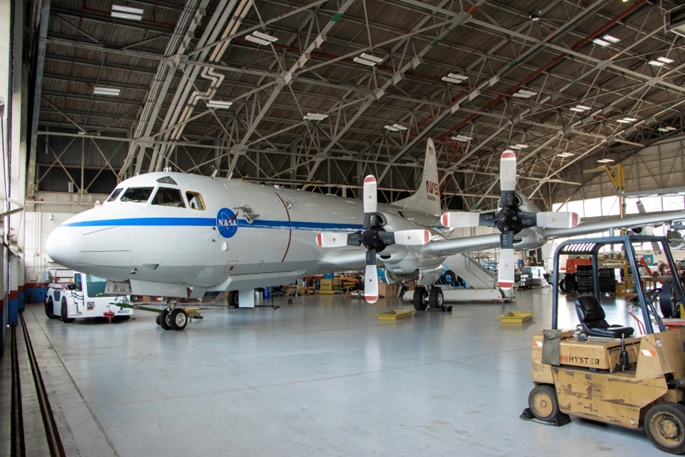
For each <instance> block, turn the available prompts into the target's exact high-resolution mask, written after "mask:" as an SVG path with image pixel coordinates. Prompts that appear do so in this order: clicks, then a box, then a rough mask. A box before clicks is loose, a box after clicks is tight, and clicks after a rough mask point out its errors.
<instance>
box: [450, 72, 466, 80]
mask: <svg viewBox="0 0 685 457" xmlns="http://www.w3.org/2000/svg"><path fill="white" fill-rule="evenodd" d="M447 77H448V78H452V79H458V80H461V81H463V80H465V79H469V77H468V76H464V75H460V74H458V73H448V74H447Z"/></svg>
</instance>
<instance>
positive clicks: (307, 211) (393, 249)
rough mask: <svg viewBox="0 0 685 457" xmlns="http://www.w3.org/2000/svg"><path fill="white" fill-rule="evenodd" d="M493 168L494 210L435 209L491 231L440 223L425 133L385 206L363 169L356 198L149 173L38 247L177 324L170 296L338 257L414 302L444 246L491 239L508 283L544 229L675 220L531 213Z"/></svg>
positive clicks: (243, 284) (234, 285)
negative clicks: (157, 304)
mask: <svg viewBox="0 0 685 457" xmlns="http://www.w3.org/2000/svg"><path fill="white" fill-rule="evenodd" d="M500 179H501V187H502V189H503V192H502V198H501V200H500V209H499V210H498V211H489V212H484V213H467V212H457V213H446V214H444V215H442V222H443V224H444V225H445V226H447V227H465V226H473V225H479V224H480V225H487V226H491V227H497V228H498V229H499V230H500V231H501V235H499V234H492V235H482V236H475V237H468V238H456V239H455V238H450V229H448V228H446V227H444V226H441V225H439V223H440V220H441V208H440V197H439V190H438V184H437V183H438V169H437V161H436V157H435V147H434V145H433V142H432V141H431V140H430V139H429V140H428V142H427V148H426V160H425V168H424V172H423V179H422V183H423V185H422V186H421V187H420V188H419V189H418V191H417V192H416V193H415V194H414V195H412V196H411V197H409V198H406V199H403V200H400V201H397V202H395V203H393V204H388V205H377V203H376V179H375V178H374V177H373V176H368V177H367V178H366V179H365V181H364V199H363V201H360V200H352V199H347V198H341V197H337V196H329V195H322V194H315V193H312V192H303V191H297V190H291V189H285V188H281V187H279V186H272V185H267V184H255V183H248V182H242V181H233V180H225V179H217V178H210V177H205V176H198V175H191V174H182V173H170V172H161V173H148V174H144V175H140V176H136V177H133V178H130V179H127V180H125V181H122V182H121V183H119V185H118V186H117V187H116V189H114V191H113V192H112V194H111V195H110V196H109V198H108V199H107V201H106V202H104V203H103V204H102V205H101V206H97V207H95V208H93V209H91V210H88V211H85V212H83V213H81V214H78V215H76V216H74V217H73V218H71V219H69V220H68V221H66V222H65V223H64V224H62V225H60V226H59V227H58V228H57V229H56V230H54V231H53V233H52V234H51V235H50V237H49V238H48V241H47V251H48V254H49V255H50V257H51V258H52V259H53V260H54V261H55V262H57V263H59V264H61V265H64V266H65V267H67V268H71V269H74V270H76V271H80V272H83V273H87V274H91V275H94V276H97V277H101V278H106V279H108V280H109V282H108V288H107V291H108V292H111V293H121V294H134V295H151V296H163V297H165V302H166V305H167V308H166V310H165V311H164V312H163V314H162V316H161V319H160V322H161V325H162V327H164V328H165V329H169V328H173V329H182V328H184V327H185V323H186V322H187V320H186V316H185V314H184V313H183V311H182V310H181V308H177V307H176V303H177V299H178V298H199V297H202V296H203V295H204V293H205V292H206V291H229V290H230V291H238V292H239V293H240V301H241V303H240V306H254V294H253V290H254V288H255V287H267V286H276V285H282V284H289V283H292V282H293V281H296V280H297V279H298V278H302V277H304V276H310V275H315V274H323V273H329V272H334V271H339V270H341V269H346V268H362V267H364V266H366V271H367V274H366V279H365V296H366V299H367V301H369V302H371V303H373V302H375V301H376V299H377V297H378V293H377V292H378V283H377V281H378V278H377V275H376V272H375V268H376V264H377V263H380V264H383V265H384V266H385V268H386V271H387V276H388V278H389V280H390V281H391V282H392V283H405V282H408V281H414V280H416V282H417V285H418V286H419V287H423V289H419V290H421V291H422V293H416V294H415V297H417V298H415V300H414V304H415V306H416V307H417V309H425V308H426V305H430V306H431V307H437V306H439V305H441V304H442V292H441V289H440V288H439V287H431V286H432V285H433V284H434V283H435V281H437V280H438V278H439V277H440V274H441V273H442V267H441V265H442V263H443V262H444V260H445V258H446V257H448V256H451V255H455V254H460V253H464V252H470V251H477V250H482V249H487V248H493V247H497V246H501V247H502V248H503V249H502V253H501V259H500V268H499V284H500V287H502V288H510V287H512V286H513V280H514V265H513V252H514V249H518V250H530V249H536V248H538V247H540V246H542V245H544V244H545V243H546V242H547V240H548V239H550V238H553V237H569V236H573V235H581V234H586V233H593V232H601V231H604V230H607V229H609V228H612V227H625V226H628V225H630V226H638V225H645V224H651V223H655V222H661V221H665V220H672V219H682V212H673V213H661V214H658V215H656V214H650V215H641V216H639V217H637V218H632V219H630V221H627V220H625V219H624V220H621V221H610V222H599V223H593V224H582V225H579V226H577V227H575V228H573V227H574V226H575V225H577V224H578V217H577V215H574V214H572V213H559V212H553V213H541V212H539V211H538V209H537V208H536V207H535V206H534V205H533V204H532V203H531V202H530V201H529V200H528V199H527V198H526V197H524V196H523V195H521V194H518V193H515V192H514V186H515V183H516V157H515V155H514V154H513V153H504V154H503V155H502V161H501V172H500ZM543 227H546V228H543ZM562 227H564V228H562ZM361 245H363V246H364V247H365V248H366V249H365V250H362V249H360V248H359V246H361ZM165 324H166V325H165Z"/></svg>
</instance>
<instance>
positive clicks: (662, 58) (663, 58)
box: [656, 57, 675, 63]
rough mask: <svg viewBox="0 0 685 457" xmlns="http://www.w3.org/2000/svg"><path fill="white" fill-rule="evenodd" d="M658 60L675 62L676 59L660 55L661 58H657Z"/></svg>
mask: <svg viewBox="0 0 685 457" xmlns="http://www.w3.org/2000/svg"><path fill="white" fill-rule="evenodd" d="M656 60H659V61H661V62H663V63H673V62H675V60H673V59H669V58H668V57H659V58H657V59H656Z"/></svg>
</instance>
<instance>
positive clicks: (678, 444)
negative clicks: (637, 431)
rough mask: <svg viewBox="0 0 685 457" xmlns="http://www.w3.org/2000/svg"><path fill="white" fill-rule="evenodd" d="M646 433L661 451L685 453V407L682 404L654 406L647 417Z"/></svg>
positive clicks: (677, 453)
mask: <svg viewBox="0 0 685 457" xmlns="http://www.w3.org/2000/svg"><path fill="white" fill-rule="evenodd" d="M645 431H646V432H647V436H648V437H649V439H650V441H651V442H652V444H654V446H656V447H657V448H658V449H659V450H660V451H663V452H668V453H669V454H676V455H680V454H683V453H685V406H683V405H681V404H680V403H660V404H658V405H656V406H653V407H652V408H651V409H650V410H649V411H647V415H646V416H645Z"/></svg>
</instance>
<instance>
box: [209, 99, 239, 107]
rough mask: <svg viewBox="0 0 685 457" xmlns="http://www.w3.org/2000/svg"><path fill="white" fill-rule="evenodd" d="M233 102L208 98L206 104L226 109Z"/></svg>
mask: <svg viewBox="0 0 685 457" xmlns="http://www.w3.org/2000/svg"><path fill="white" fill-rule="evenodd" d="M232 104H233V102H222V101H219V100H210V101H208V102H207V106H208V107H209V108H220V109H228V108H230V107H231V105H232Z"/></svg>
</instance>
